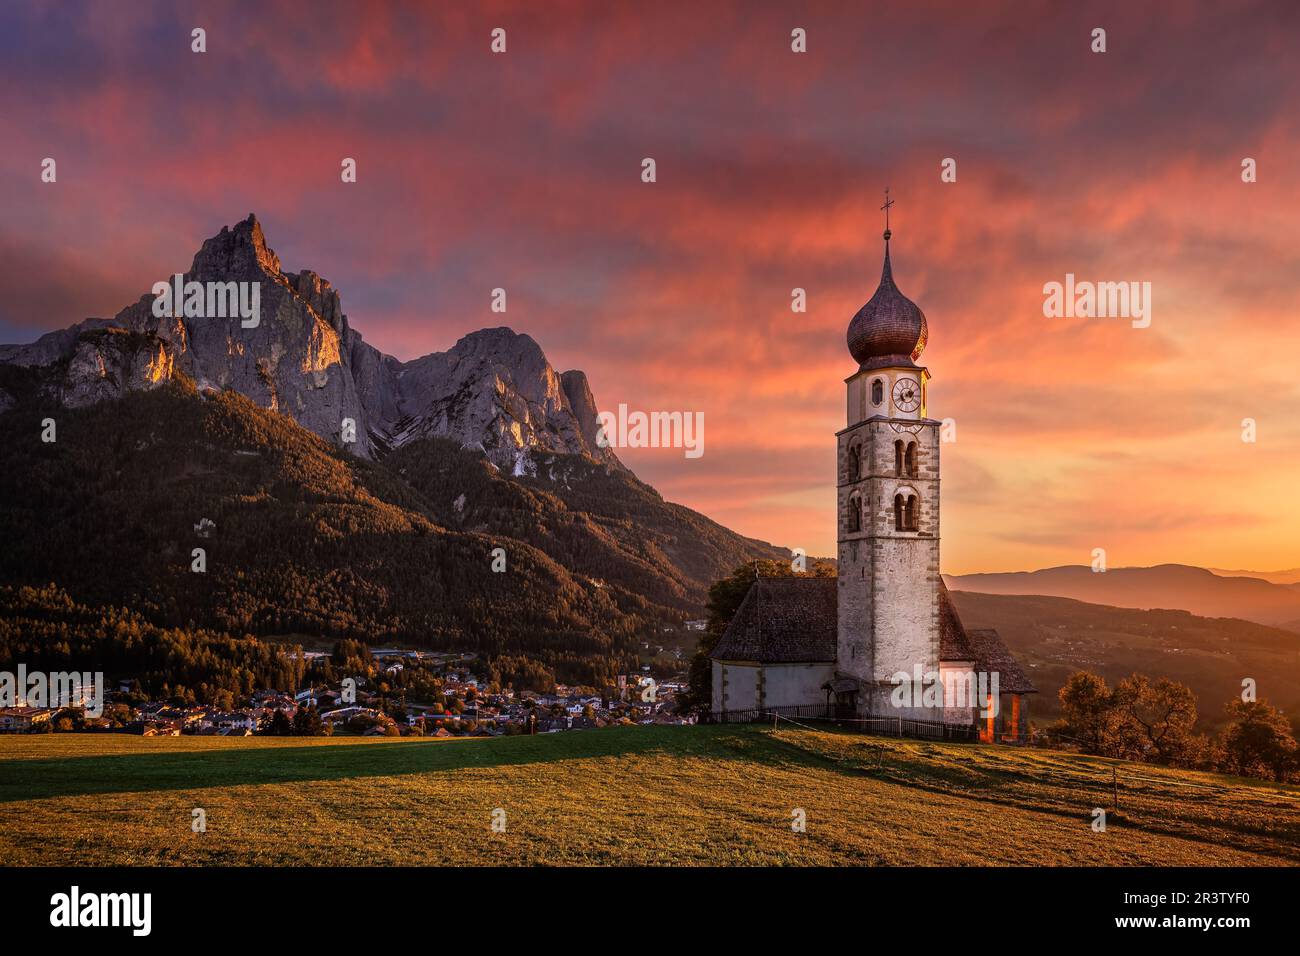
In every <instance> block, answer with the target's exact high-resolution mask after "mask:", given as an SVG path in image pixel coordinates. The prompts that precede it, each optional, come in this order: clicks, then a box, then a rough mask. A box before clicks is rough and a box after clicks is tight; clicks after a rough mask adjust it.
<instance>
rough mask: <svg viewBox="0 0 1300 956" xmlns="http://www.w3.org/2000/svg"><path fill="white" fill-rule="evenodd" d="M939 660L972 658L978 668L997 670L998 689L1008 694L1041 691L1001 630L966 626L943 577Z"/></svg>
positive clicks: (940, 606) (966, 659) (940, 587)
mask: <svg viewBox="0 0 1300 956" xmlns="http://www.w3.org/2000/svg"><path fill="white" fill-rule="evenodd" d="M939 660H941V661H972V662H973V663H974V665H975V670H976V671H982V672H984V673H986V674H994V673H996V674H997V675H998V689H999V690H1000V691H1001V692H1002V693H1004V694H1036V693H1037V692H1038V690H1037V688H1036V687H1034V685H1033V683H1032V682H1031V681H1030V680H1029V677H1028V675H1026V674H1025V672H1024V671H1023V670H1022V669H1021V667H1020V664H1019V663H1018V662H1017V661H1016V659H1015V656H1014V655H1012V653H1011V651H1010V650H1009V649H1008V648H1007V645H1006V644H1004V643H1002V638H1001V637H1000V636H999V635H998V632H997V631H995V630H993V629H992V628H982V629H978V630H970V631H968V630H966V625H964V624H962V622H961V617H960V616H959V615H958V614H957V608H956V607H955V606H954V605H953V603H952V598H951V597H950V596H949V595H948V586H947V585H946V584H944V583H943V578H940V579H939Z"/></svg>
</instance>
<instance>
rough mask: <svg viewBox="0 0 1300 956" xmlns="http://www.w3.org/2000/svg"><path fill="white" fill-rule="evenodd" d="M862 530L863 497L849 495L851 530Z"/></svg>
mask: <svg viewBox="0 0 1300 956" xmlns="http://www.w3.org/2000/svg"><path fill="white" fill-rule="evenodd" d="M861 530H862V499H861V498H859V497H858V496H857V495H850V496H849V531H850V532H853V531H861Z"/></svg>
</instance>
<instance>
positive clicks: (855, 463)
mask: <svg viewBox="0 0 1300 956" xmlns="http://www.w3.org/2000/svg"><path fill="white" fill-rule="evenodd" d="M861 477H862V453H861V452H860V451H858V446H857V445H850V446H849V481H857V480H858V479H859V478H861Z"/></svg>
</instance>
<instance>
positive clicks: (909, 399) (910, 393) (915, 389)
mask: <svg viewBox="0 0 1300 956" xmlns="http://www.w3.org/2000/svg"><path fill="white" fill-rule="evenodd" d="M920 404H921V386H920V385H919V384H917V381H916V379H914V378H900V379H899V380H898V381H897V382H895V383H894V407H896V408H897V409H898V410H899V411H903V412H914V411H916V409H917V408H918V407H919V406H920Z"/></svg>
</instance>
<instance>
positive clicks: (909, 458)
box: [905, 441, 917, 478]
mask: <svg viewBox="0 0 1300 956" xmlns="http://www.w3.org/2000/svg"><path fill="white" fill-rule="evenodd" d="M905 458H906V461H905V464H906V465H907V473H908V474H909V475H911V476H912V477H913V478H915V477H917V470H916V442H914V441H910V442H908V443H907V454H906V456H905Z"/></svg>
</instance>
